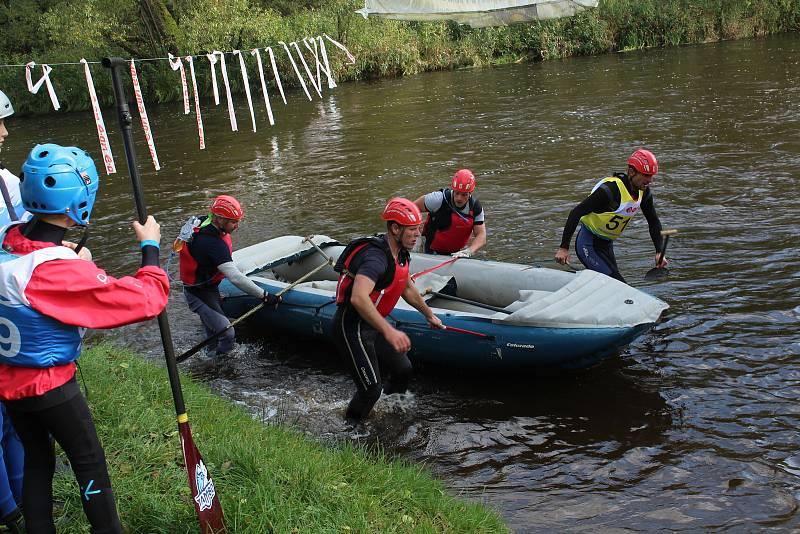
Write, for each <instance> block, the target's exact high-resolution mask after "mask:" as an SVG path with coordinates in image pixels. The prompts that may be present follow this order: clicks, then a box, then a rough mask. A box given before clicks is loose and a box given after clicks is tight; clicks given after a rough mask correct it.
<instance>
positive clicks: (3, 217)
mask: <svg viewBox="0 0 800 534" xmlns="http://www.w3.org/2000/svg"><path fill="white" fill-rule="evenodd" d="M13 114H14V107H13V106H12V105H11V101H10V100H9V99H8V97H7V96H6V94H5V93H4V92H3V91H0V150H2V148H3V142H4V141H5V140H6V137H8V128H6V124H5V122H6V119H7V118H8V117H10V116H11V115H13ZM0 193H1V194H2V202H0V227H3V226H6V225H7V224H10V223H11V222H13V221H17V220H28V219H30V217H31V214H30V213H28V212H26V211H25V208H23V207H22V199H21V198H20V195H19V178H17V177H16V176H14V174H13V173H12V172H11V171H9V170H8V169H6V168H5V166H4V165H3V162H2V161H0Z"/></svg>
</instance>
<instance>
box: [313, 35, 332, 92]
mask: <svg viewBox="0 0 800 534" xmlns="http://www.w3.org/2000/svg"><path fill="white" fill-rule="evenodd" d="M317 39H318V40H319V50H320V53H321V55H322V60H323V61H324V62H325V66H324V67H322V72H324V73H325V76H327V77H328V89H335V88H336V80H334V79H333V73H332V72H331V64H330V62H329V61H328V51H327V50H326V49H325V41H324V40H323V39H322V37H317Z"/></svg>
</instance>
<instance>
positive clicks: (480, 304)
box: [425, 289, 512, 315]
mask: <svg viewBox="0 0 800 534" xmlns="http://www.w3.org/2000/svg"><path fill="white" fill-rule="evenodd" d="M425 293H429V294H431V295H436V296H437V297H439V298H440V299H445V300H454V301H456V302H463V303H464V304H471V305H473V306H477V307H478V308H486V309H487V310H492V311H496V312H502V313H507V314H509V315H511V313H512V312H510V311H508V310H506V309H505V308H500V307H498V306H490V305H489V304H484V303H483V302H478V301H475V300H468V299H462V298H461V297H455V296H453V295H447V294H445V293H439V292H438V291H433V290H430V289H428V290H426V291H425Z"/></svg>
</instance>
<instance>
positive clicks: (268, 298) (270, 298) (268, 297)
mask: <svg viewBox="0 0 800 534" xmlns="http://www.w3.org/2000/svg"><path fill="white" fill-rule="evenodd" d="M261 300H263V301H264V304H266V305H267V306H275V307H276V308H277V307H278V304H280V303H281V301H283V298H282V297H279V296H277V295H272V294H270V293H267V292H266V291H264V296H263V297H261Z"/></svg>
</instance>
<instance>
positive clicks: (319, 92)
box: [289, 41, 322, 98]
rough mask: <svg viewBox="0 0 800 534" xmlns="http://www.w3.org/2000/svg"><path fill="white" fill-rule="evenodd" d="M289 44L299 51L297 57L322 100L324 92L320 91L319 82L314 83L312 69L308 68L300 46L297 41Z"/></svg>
mask: <svg viewBox="0 0 800 534" xmlns="http://www.w3.org/2000/svg"><path fill="white" fill-rule="evenodd" d="M289 44H291V45H292V46H294V49H295V50H297V55H298V56H299V57H300V62H301V63H302V64H303V69H305V71H306V74H307V75H308V81H309V82H311V87H313V88H314V90H315V91H316V92H317V94H318V95H319V97H320V98H322V91H320V90H319V85H317V82H315V81H314V75H313V74H311V69H309V68H308V63H306V58H305V57H303V52H302V51H301V50H300V46H299V45H298V44H297V41H292V42H291V43H289Z"/></svg>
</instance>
